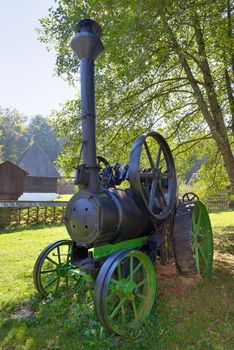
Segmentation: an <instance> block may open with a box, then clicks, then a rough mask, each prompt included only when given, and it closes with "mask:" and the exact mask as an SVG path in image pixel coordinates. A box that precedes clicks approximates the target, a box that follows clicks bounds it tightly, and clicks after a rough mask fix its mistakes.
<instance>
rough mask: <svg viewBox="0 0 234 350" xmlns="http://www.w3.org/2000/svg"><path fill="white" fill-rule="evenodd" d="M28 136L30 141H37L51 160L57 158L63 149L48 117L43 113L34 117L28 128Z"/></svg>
mask: <svg viewBox="0 0 234 350" xmlns="http://www.w3.org/2000/svg"><path fill="white" fill-rule="evenodd" d="M27 137H28V138H29V140H30V142H34V141H35V142H37V143H38V144H39V145H40V146H41V148H42V149H43V150H44V152H45V153H46V154H47V155H48V157H49V158H50V160H51V161H54V160H56V159H57V157H58V154H59V152H60V149H61V147H60V143H59V141H58V139H57V138H56V136H55V133H54V131H53V128H52V126H51V125H49V123H48V120H47V119H46V118H43V117H42V116H41V115H35V116H34V117H32V118H31V120H30V123H29V125H28V128H27Z"/></svg>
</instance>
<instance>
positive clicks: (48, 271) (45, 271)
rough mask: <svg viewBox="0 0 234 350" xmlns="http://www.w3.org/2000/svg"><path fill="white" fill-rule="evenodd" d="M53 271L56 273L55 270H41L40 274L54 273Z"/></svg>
mask: <svg viewBox="0 0 234 350" xmlns="http://www.w3.org/2000/svg"><path fill="white" fill-rule="evenodd" d="M55 271H57V269H51V270H43V271H41V274H44V273H50V272H55Z"/></svg>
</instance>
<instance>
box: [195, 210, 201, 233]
mask: <svg viewBox="0 0 234 350" xmlns="http://www.w3.org/2000/svg"><path fill="white" fill-rule="evenodd" d="M201 217H202V211H201V210H199V212H198V219H197V223H196V229H199V228H200V223H201Z"/></svg>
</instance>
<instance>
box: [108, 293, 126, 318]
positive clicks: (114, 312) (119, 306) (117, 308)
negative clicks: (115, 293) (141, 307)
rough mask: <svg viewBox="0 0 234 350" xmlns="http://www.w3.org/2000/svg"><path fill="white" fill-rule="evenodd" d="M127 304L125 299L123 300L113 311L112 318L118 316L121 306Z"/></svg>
mask: <svg viewBox="0 0 234 350" xmlns="http://www.w3.org/2000/svg"><path fill="white" fill-rule="evenodd" d="M124 302H125V298H123V299H122V300H121V301H120V302H119V304H118V305H117V306H116V308H115V309H114V310H113V311H112V313H111V315H110V318H111V319H113V318H114V317H115V315H116V314H117V312H118V311H119V309H120V308H121V306H122V305H123V303H124Z"/></svg>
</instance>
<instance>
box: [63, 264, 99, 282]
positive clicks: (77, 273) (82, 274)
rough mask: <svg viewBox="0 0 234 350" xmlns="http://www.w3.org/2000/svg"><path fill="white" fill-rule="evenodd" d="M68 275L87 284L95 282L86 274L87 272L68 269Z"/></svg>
mask: <svg viewBox="0 0 234 350" xmlns="http://www.w3.org/2000/svg"><path fill="white" fill-rule="evenodd" d="M66 275H67V276H72V277H74V278H76V279H78V280H80V279H83V280H84V281H86V282H93V278H92V276H91V275H89V274H88V273H86V272H85V271H82V270H80V269H79V268H72V267H68V268H67V271H66Z"/></svg>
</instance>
